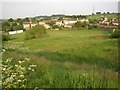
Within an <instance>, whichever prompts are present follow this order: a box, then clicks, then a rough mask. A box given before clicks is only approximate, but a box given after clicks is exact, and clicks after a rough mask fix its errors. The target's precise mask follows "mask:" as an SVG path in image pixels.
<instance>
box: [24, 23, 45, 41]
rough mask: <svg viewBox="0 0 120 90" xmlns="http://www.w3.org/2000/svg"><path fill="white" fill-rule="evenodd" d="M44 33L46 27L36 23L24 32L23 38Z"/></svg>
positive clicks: (31, 37)
mask: <svg viewBox="0 0 120 90" xmlns="http://www.w3.org/2000/svg"><path fill="white" fill-rule="evenodd" d="M44 34H46V29H45V27H44V26H42V25H36V26H34V27H32V28H31V29H29V30H27V31H26V32H25V39H26V40H28V39H33V38H40V37H41V36H42V35H44Z"/></svg>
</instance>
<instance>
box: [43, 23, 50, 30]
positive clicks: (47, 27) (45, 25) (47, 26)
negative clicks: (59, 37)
mask: <svg viewBox="0 0 120 90" xmlns="http://www.w3.org/2000/svg"><path fill="white" fill-rule="evenodd" d="M43 26H44V27H45V28H46V29H50V28H51V26H50V25H48V24H44V25H43Z"/></svg>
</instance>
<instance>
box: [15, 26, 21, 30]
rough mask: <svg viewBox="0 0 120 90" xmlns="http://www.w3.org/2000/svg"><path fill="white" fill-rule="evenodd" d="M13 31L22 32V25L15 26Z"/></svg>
mask: <svg viewBox="0 0 120 90" xmlns="http://www.w3.org/2000/svg"><path fill="white" fill-rule="evenodd" d="M14 30H23V25H16V26H15V27H14Z"/></svg>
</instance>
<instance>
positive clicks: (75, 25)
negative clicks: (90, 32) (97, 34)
mask: <svg viewBox="0 0 120 90" xmlns="http://www.w3.org/2000/svg"><path fill="white" fill-rule="evenodd" d="M86 26H88V23H87V22H80V21H78V22H76V23H75V24H74V26H73V27H75V28H80V27H86Z"/></svg>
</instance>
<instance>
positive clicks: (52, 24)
mask: <svg viewBox="0 0 120 90" xmlns="http://www.w3.org/2000/svg"><path fill="white" fill-rule="evenodd" d="M47 24H49V25H50V26H51V27H54V25H55V21H50V22H48V23H47Z"/></svg>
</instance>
